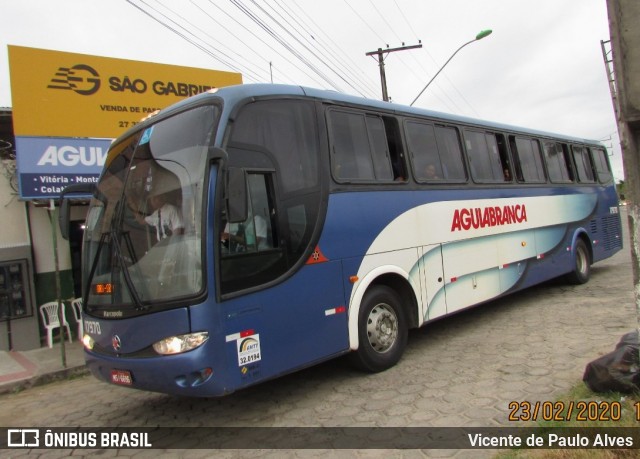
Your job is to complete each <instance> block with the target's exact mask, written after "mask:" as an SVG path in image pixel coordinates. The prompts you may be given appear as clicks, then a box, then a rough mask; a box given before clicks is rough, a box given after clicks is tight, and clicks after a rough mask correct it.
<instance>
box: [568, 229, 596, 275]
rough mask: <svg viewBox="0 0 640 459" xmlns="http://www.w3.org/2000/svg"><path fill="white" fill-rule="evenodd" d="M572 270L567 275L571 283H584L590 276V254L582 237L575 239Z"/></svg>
mask: <svg viewBox="0 0 640 459" xmlns="http://www.w3.org/2000/svg"><path fill="white" fill-rule="evenodd" d="M574 259H575V261H574V267H573V271H572V272H570V273H569V274H568V276H567V278H568V280H569V282H571V283H572V284H586V283H587V282H588V281H589V277H591V254H590V253H589V249H588V248H587V244H585V243H584V241H583V240H582V239H578V240H577V241H576V247H575V256H574Z"/></svg>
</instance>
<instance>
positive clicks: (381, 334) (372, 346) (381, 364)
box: [351, 285, 408, 373]
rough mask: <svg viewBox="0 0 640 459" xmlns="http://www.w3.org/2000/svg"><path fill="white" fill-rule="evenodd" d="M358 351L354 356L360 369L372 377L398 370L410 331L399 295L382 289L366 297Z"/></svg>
mask: <svg viewBox="0 0 640 459" xmlns="http://www.w3.org/2000/svg"><path fill="white" fill-rule="evenodd" d="M358 335H359V338H358V340H359V345H358V350H357V351H356V352H353V353H352V354H351V357H352V361H353V363H354V365H355V366H356V367H358V368H359V369H361V370H364V371H368V372H371V373H377V372H380V371H384V370H386V369H388V368H391V367H392V366H394V365H395V364H396V363H398V361H399V360H400V358H401V357H402V354H403V353H404V349H405V347H406V346H407V337H408V327H407V321H406V318H405V315H404V311H403V309H402V304H401V301H400V297H399V296H398V294H397V293H396V292H395V291H394V290H392V289H391V288H389V287H386V286H382V285H378V286H374V287H372V288H370V289H369V290H368V291H367V292H366V293H365V295H364V298H363V300H362V305H361V308H360V314H359V316H358Z"/></svg>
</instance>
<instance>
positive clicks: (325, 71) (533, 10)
mask: <svg viewBox="0 0 640 459" xmlns="http://www.w3.org/2000/svg"><path fill="white" fill-rule="evenodd" d="M0 18H2V19H1V21H2V24H1V26H0V107H11V90H10V80H9V63H8V56H7V45H17V46H26V47H33V48H41V49H49V50H56V51H66V52H72V53H80V54H92V55H96V56H105V57H113V58H121V59H132V60H140V61H147V62H155V63H162V64H172V65H184V66H188V67H199V68H205V69H213V70H225V71H233V72H239V73H242V75H243V81H244V83H245V84H251V83H268V82H271V81H273V82H274V83H285V84H299V85H303V86H310V87H316V88H324V89H332V90H336V91H340V92H345V93H348V94H353V95H357V96H364V97H367V98H373V99H381V98H382V96H381V84H380V73H379V67H378V62H377V58H374V57H372V56H366V53H367V52H370V51H376V50H377V49H378V48H383V49H385V48H387V47H389V48H398V47H402V46H403V44H404V45H405V46H411V45H417V44H418V43H421V44H422V48H419V49H411V50H404V51H398V52H392V53H387V54H386V57H385V61H384V62H385V71H386V77H387V88H388V93H389V96H390V98H391V101H392V102H393V103H396V104H405V105H409V104H410V103H411V102H412V101H413V100H414V99H415V98H416V96H417V95H418V94H419V92H420V91H421V90H422V89H423V88H424V87H425V85H426V84H427V82H429V80H430V79H431V78H432V77H434V75H436V73H437V72H438V70H440V69H442V71H441V73H440V74H438V75H437V76H436V78H435V79H434V81H433V83H431V84H430V85H429V86H428V87H427V88H426V90H425V91H424V93H423V94H422V95H421V96H420V98H418V100H417V101H416V102H415V104H414V105H415V106H419V107H423V108H428V109H432V110H437V111H442V112H446V113H453V114H458V115H463V116H468V117H472V118H480V119H485V120H489V121H496V122H501V123H506V124H511V125H515V126H523V127H527V128H531V129H538V130H543V131H550V132H556V133H561V134H567V135H572V136H576V137H583V138H587V139H594V140H600V141H602V142H603V144H604V145H605V146H607V147H608V149H609V155H610V159H611V163H612V167H613V170H614V175H615V177H616V179H617V180H620V179H623V178H624V176H623V170H622V157H621V153H620V142H619V137H618V134H617V128H616V122H615V116H614V112H613V106H612V103H611V95H610V92H609V84H608V80H607V73H606V68H605V64H604V59H603V55H602V48H601V40H604V41H607V40H609V27H608V18H607V10H606V1H605V0H562V1H558V0H446V1H445V0H322V1H317V0H316V1H309V0H268V1H267V0H171V1H169V0H56V1H50V0H20V1H16V0H0ZM486 29H490V30H492V34H491V35H489V36H488V37H486V38H484V39H482V40H478V41H473V42H472V43H470V44H468V45H466V46H464V47H463V48H462V49H459V48H460V47H461V46H463V45H465V43H467V42H469V41H472V40H474V38H475V36H476V35H477V34H478V33H479V32H480V31H482V30H486ZM457 50H458V52H457V53H456V54H455V56H453V58H452V59H451V61H449V63H447V64H446V65H445V66H444V68H443V67H442V66H443V65H444V64H445V63H446V62H447V60H448V59H449V58H450V57H451V56H452V55H453V54H454V53H455V52H456V51H457Z"/></svg>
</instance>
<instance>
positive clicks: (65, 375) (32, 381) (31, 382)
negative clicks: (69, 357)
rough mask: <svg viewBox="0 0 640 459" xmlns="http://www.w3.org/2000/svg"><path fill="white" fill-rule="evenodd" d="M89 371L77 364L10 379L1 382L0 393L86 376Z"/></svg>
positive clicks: (9, 392) (14, 391) (84, 366)
mask: <svg viewBox="0 0 640 459" xmlns="http://www.w3.org/2000/svg"><path fill="white" fill-rule="evenodd" d="M89 373H90V372H89V369H88V368H87V367H86V365H77V366H74V367H68V368H62V369H60V370H56V371H53V372H49V373H44V374H41V375H36V376H33V377H31V378H26V379H23V380H20V381H12V382H8V383H5V384H2V385H0V395H5V394H11V393H16V392H21V391H23V390H25V389H29V388H32V387H36V386H42V385H45V384H49V383H52V382H55V381H61V380H64V379H69V378H73V377H81V376H86V375H88V374H89Z"/></svg>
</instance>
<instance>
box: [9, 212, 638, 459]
mask: <svg viewBox="0 0 640 459" xmlns="http://www.w3.org/2000/svg"><path fill="white" fill-rule="evenodd" d="M623 224H624V225H625V226H626V220H624V219H623ZM626 241H628V238H627V239H626ZM631 276H632V274H631V261H630V255H629V249H628V242H627V243H626V244H625V248H624V249H623V250H622V251H621V252H619V253H618V254H617V255H616V256H615V257H613V258H611V259H608V260H605V261H603V262H600V263H598V264H596V265H594V266H593V267H592V278H591V281H590V282H589V283H588V284H586V285H581V286H571V285H568V284H566V283H565V282H563V281H561V280H556V281H552V282H549V283H546V284H544V285H542V286H538V287H534V288H531V289H529V290H527V291H524V292H520V293H517V294H515V295H512V296H510V297H507V298H504V299H501V300H499V301H495V302H492V303H489V304H486V305H484V306H482V307H478V308H475V309H471V310H469V311H466V312H463V313H461V314H458V315H456V316H453V317H450V318H447V319H444V320H441V321H439V322H436V323H433V324H430V325H428V326H426V327H423V328H421V329H419V330H415V331H412V332H411V333H410V337H409V345H408V348H407V352H406V354H405V356H404V357H403V359H402V360H401V361H400V363H399V364H398V365H397V366H396V367H394V368H392V369H390V370H388V371H386V372H384V373H380V374H374V375H367V374H363V373H359V372H357V371H355V370H352V369H351V367H350V366H349V364H348V362H346V361H345V360H344V359H338V360H335V361H331V362H327V363H325V364H322V365H319V366H316V367H313V368H309V369H307V370H304V371H300V372H298V373H295V374H292V375H289V376H285V377H283V378H280V379H277V380H274V381H270V382H267V383H264V384H261V385H259V386H255V387H252V388H249V389H246V390H244V391H240V392H237V393H235V394H232V395H230V396H227V397H225V398H220V399H186V398H178V397H172V396H166V395H162V394H154V393H147V392H138V391H134V390H129V389H125V388H121V387H116V386H111V385H107V384H105V383H101V382H98V381H97V380H95V379H93V377H90V376H88V377H82V378H79V379H75V380H70V381H63V382H57V383H52V384H49V385H46V386H41V387H35V388H31V389H28V390H25V391H24V392H21V393H17V394H9V395H5V396H1V397H0V406H1V409H0V425H1V426H21V427H29V426H41V427H43V426H46V427H54V426H89V427H103V426H106V427H120V426H122V427H125V426H126V427H155V426H167V427H178V426H183V427H204V426H239V427H243V426H258V427H291V426H322V427H334V426H340V427H342V426H362V427H405V426H411V427H417V426H420V427H422V426H427V427H439V426H450V427H459V426H484V427H493V426H514V425H515V424H514V423H510V422H509V421H508V414H509V408H508V404H509V402H510V401H523V400H528V401H544V400H554V399H556V398H558V397H560V396H561V395H562V394H563V393H565V392H566V391H568V390H569V389H570V388H571V387H572V386H573V385H575V384H576V383H579V382H580V381H581V378H582V374H583V371H584V368H585V365H586V364H587V363H588V362H589V361H591V360H593V359H594V358H596V357H598V356H599V355H601V354H604V353H607V352H609V351H611V350H612V349H613V348H614V346H615V344H616V343H617V341H618V340H619V338H620V337H621V335H623V334H624V333H626V332H627V331H630V330H633V329H634V328H635V327H636V317H635V307H634V301H633V294H632V278H631ZM203 432H206V430H205V431H203ZM194 445H196V446H197V439H195V440H194ZM5 452H6V451H5ZM16 453H17V454H16ZM22 453H24V454H27V452H26V451H11V455H10V456H11V457H20V456H21V454H22ZM69 453H70V452H69V451H68V450H66V451H65V450H52V451H46V450H31V451H30V452H29V457H37V456H40V457H43V458H44V457H46V458H50V457H51V458H53V457H66V456H67V455H68V454H69ZM73 453H74V455H80V456H81V455H83V454H89V453H91V451H87V450H85V451H83V450H76V451H75V452H73ZM93 453H96V451H93ZM100 453H101V454H100V455H101V456H102V457H111V456H115V455H126V456H135V457H155V456H158V455H159V454H162V453H164V454H168V455H169V457H211V456H212V455H213V452H212V451H206V450H182V451H174V450H171V451H157V450H154V451H148V450H147V451H145V450H106V451H100ZM490 454H491V453H490V452H488V451H486V450H485V451H470V450H459V451H456V450H438V451H420V450H405V451H389V450H387V451H380V450H340V451H332V450H297V451H293V450H289V451H265V450H244V451H237V450H220V451H215V457H222V458H226V457H229V458H231V457H278V458H280V457H354V458H370V457H407V458H413V457H416V458H421V457H433V456H455V457H487V456H490ZM0 455H2V453H0ZM163 457H164V456H163Z"/></svg>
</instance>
